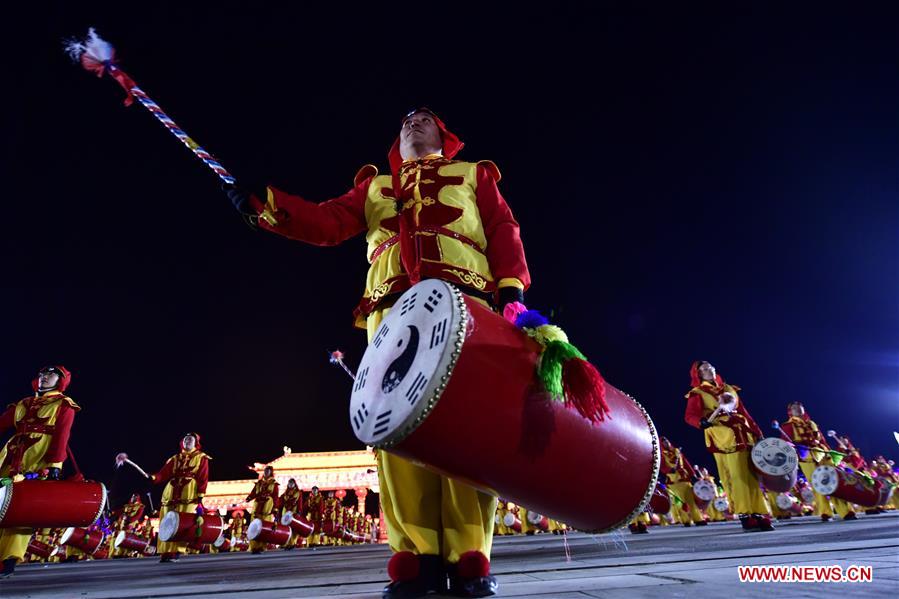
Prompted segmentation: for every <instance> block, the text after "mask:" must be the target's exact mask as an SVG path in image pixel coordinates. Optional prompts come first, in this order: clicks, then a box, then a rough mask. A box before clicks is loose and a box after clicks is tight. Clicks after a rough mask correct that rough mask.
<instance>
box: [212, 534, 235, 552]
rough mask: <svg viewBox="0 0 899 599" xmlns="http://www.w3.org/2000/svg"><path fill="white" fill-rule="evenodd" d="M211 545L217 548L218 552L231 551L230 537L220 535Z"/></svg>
mask: <svg viewBox="0 0 899 599" xmlns="http://www.w3.org/2000/svg"><path fill="white" fill-rule="evenodd" d="M212 546H213V547H215V548H216V549H218V550H219V552H220V553H226V552H228V551H231V539H229V538H228V537H226V536H225V535H222V536H220V537H219V538H217V539H216V540H215V543H213V544H212Z"/></svg>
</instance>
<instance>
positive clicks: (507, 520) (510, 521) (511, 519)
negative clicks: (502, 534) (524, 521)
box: [503, 512, 515, 526]
mask: <svg viewBox="0 0 899 599" xmlns="http://www.w3.org/2000/svg"><path fill="white" fill-rule="evenodd" d="M503 524H505V525H506V526H512V525H514V524H515V514H513V513H512V512H506V515H505V516H503Z"/></svg>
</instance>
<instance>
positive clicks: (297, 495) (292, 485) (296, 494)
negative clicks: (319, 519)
mask: <svg viewBox="0 0 899 599" xmlns="http://www.w3.org/2000/svg"><path fill="white" fill-rule="evenodd" d="M279 501H280V504H281V513H282V514H285V513H287V512H293V513H294V514H297V515H299V514H302V513H303V493H302V492H301V491H300V488H299V487H298V486H297V481H296V479H293V478H291V479H289V480H288V481H287V488H286V489H284V493H282V494H281V499H280V500H279ZM299 539H300V536H299V535H296V534H293V535H290V540H289V541H287V544H286V545H284V547H283V549H284V550H285V551H290V550H291V549H293V548H294V547H296V546H297V541H298V540H299Z"/></svg>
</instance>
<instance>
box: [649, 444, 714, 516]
mask: <svg viewBox="0 0 899 599" xmlns="http://www.w3.org/2000/svg"><path fill="white" fill-rule="evenodd" d="M659 443H660V445H661V446H662V460H661V469H662V473H664V474H665V475H667V479H668V488H669V489H670V490H671V491H672V492H673V493H674V494H676V495H677V496H678V497H679V498H681V500H682V501H683V502H684V504H685V505H683V506H679V507H677V509H675V513H676V514H677V518H678V519H679V520H680V522H681V524H683V525H684V526H692V525H693V524H695V525H696V526H705V525H706V521H705V517H704V516H703V515H702V512H701V511H700V508H699V506H697V505H696V497H695V496H694V494H693V479H696V478H698V477H699V475H698V474H697V472H696V470H695V469H694V468H693V465H692V464H690V461H689V460H687V456H685V455H684V453H683V450H681V448H680V447H675V446H674V445H672V443H671V441H669V440H668V438H667V437H660V438H659ZM709 488H710V489H711V493H712V495H711V496H710V497H708V501H707V502H706V503H707V504H708V503H709V502H711V501H712V499H714V498H715V495H714V485H710V486H709ZM638 526H639V524H638Z"/></svg>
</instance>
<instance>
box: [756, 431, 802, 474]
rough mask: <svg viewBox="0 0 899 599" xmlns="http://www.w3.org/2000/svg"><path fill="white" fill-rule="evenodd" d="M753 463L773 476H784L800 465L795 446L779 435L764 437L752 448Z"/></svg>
mask: <svg viewBox="0 0 899 599" xmlns="http://www.w3.org/2000/svg"><path fill="white" fill-rule="evenodd" d="M752 463H753V464H755V467H756V468H758V469H759V470H761V471H762V472H764V473H765V474H769V475H771V476H784V475H788V474H791V473H793V472H795V471H796V468H798V467H799V456H797V455H796V450H795V449H793V446H792V445H790V444H789V443H787V442H786V441H784V440H783V439H778V438H777V437H768V438H766V439H762V440H761V441H759V442H758V443H756V444H755V446H754V447H753V448H752Z"/></svg>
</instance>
